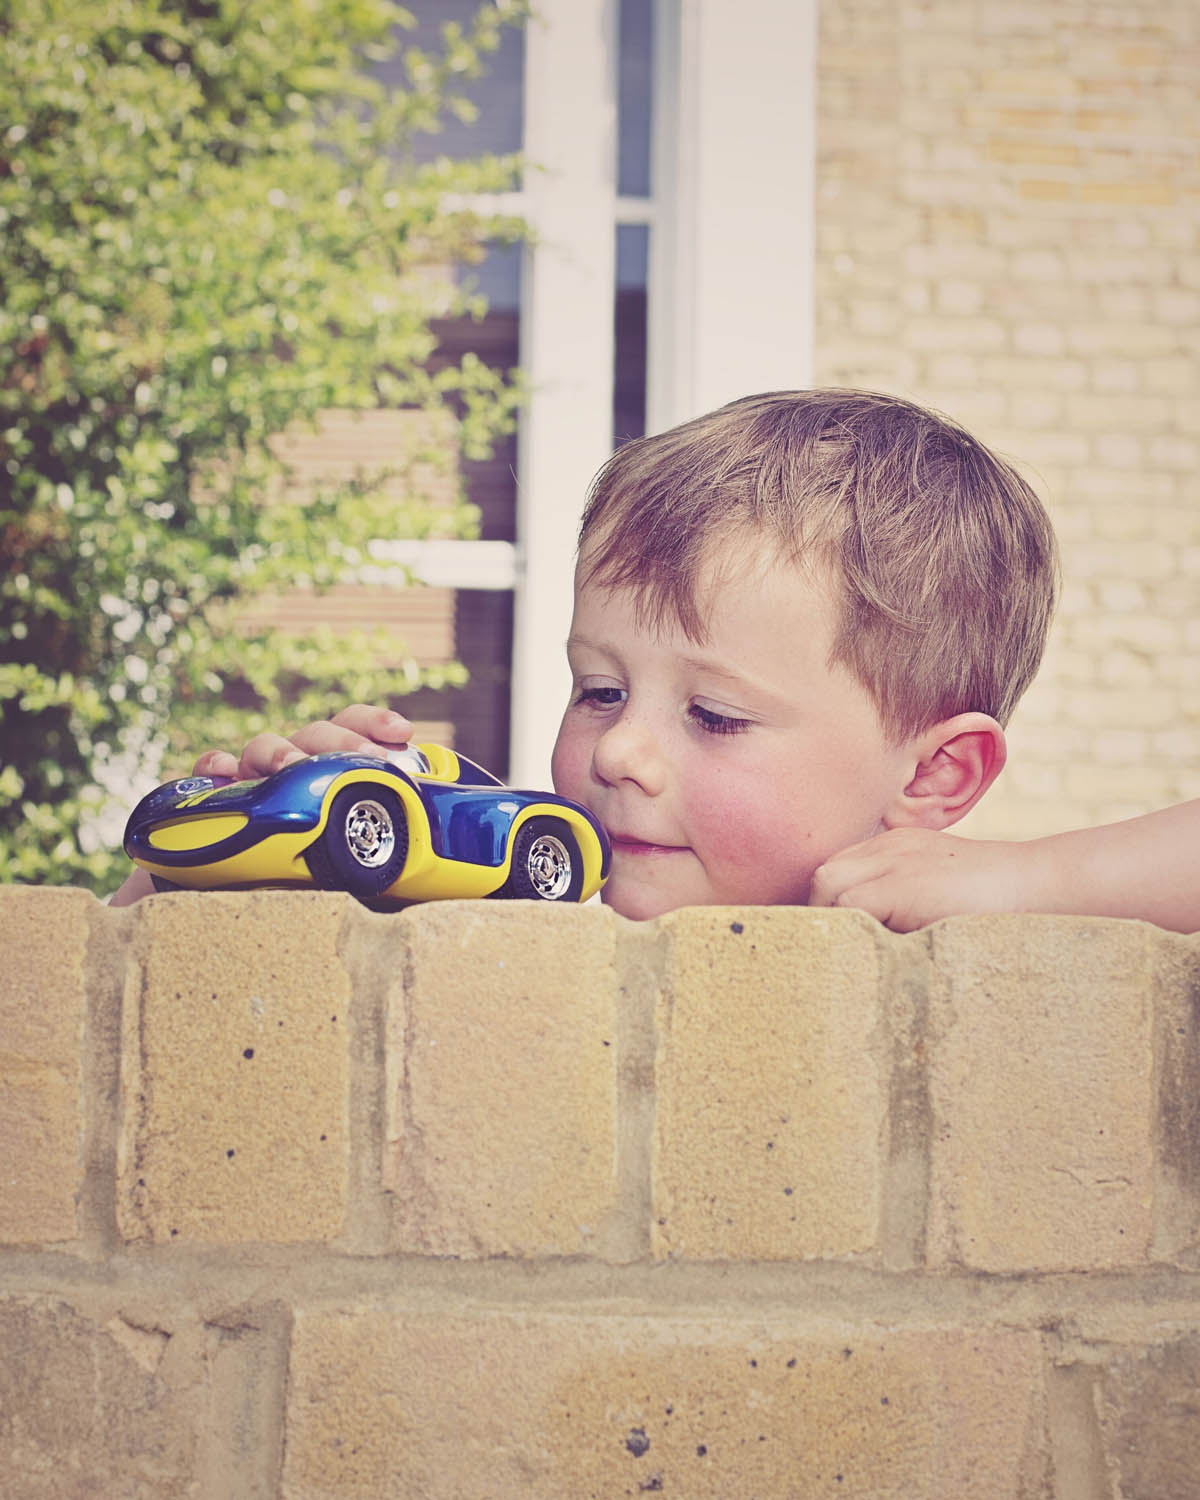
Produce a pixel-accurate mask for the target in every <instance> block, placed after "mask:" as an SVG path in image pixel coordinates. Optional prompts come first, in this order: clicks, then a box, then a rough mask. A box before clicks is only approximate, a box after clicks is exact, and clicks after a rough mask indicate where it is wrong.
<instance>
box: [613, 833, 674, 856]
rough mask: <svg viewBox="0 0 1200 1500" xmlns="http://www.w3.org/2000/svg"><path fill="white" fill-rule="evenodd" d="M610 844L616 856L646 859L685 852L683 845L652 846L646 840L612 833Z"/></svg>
mask: <svg viewBox="0 0 1200 1500" xmlns="http://www.w3.org/2000/svg"><path fill="white" fill-rule="evenodd" d="M608 837H609V842H610V843H611V844H612V847H613V853H614V854H636V855H641V856H644V857H649V856H653V855H655V854H680V853H682V852H683V846H682V845H681V844H652V843H648V842H647V841H646V840H645V839H638V838H633V837H631V836H630V835H628V834H622V833H610V834H609V836H608Z"/></svg>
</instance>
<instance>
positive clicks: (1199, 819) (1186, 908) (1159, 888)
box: [1029, 800, 1200, 932]
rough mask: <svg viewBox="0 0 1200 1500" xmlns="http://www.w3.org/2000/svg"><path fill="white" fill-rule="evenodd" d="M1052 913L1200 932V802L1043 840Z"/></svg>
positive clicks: (1038, 846)
mask: <svg viewBox="0 0 1200 1500" xmlns="http://www.w3.org/2000/svg"><path fill="white" fill-rule="evenodd" d="M1029 847H1030V852H1031V853H1036V856H1037V860H1038V864H1039V866H1040V879H1039V885H1040V886H1041V890H1040V892H1039V894H1040V896H1041V898H1042V899H1040V900H1039V901H1038V902H1037V905H1038V907H1039V908H1040V909H1041V910H1044V911H1056V912H1063V913H1067V914H1072V915H1083V916H1097V917H1136V918H1141V919H1142V920H1144V921H1147V922H1154V923H1155V924H1156V925H1158V926H1159V927H1167V928H1170V929H1172V930H1173V931H1175V932H1196V931H1200V800H1197V801H1194V802H1184V803H1180V804H1179V805H1178V806H1175V807H1168V808H1164V809H1162V811H1160V812H1153V813H1147V814H1145V815H1144V816H1142V817H1138V818H1129V819H1127V820H1125V821H1123V822H1120V823H1108V824H1106V825H1104V826H1103V827H1100V828H1084V829H1077V830H1072V831H1071V832H1069V833H1059V834H1052V835H1050V836H1049V837H1047V838H1043V839H1036V840H1034V841H1033V842H1032V844H1031V845H1030V846H1029Z"/></svg>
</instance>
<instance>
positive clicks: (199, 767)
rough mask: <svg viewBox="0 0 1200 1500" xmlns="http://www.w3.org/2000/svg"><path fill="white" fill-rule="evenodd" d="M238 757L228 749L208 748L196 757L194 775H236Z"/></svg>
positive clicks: (193, 768)
mask: <svg viewBox="0 0 1200 1500" xmlns="http://www.w3.org/2000/svg"><path fill="white" fill-rule="evenodd" d="M237 773H238V758H237V756H236V755H232V754H231V753H230V752H229V751H228V750H206V751H205V752H204V754H203V755H198V756H197V757H196V764H195V765H194V766H193V767H192V775H193V776H236V775H237Z"/></svg>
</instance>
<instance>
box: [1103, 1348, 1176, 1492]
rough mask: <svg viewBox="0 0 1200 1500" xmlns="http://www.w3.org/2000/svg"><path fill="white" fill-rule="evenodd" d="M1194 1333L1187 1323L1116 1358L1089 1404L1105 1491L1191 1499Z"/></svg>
mask: <svg viewBox="0 0 1200 1500" xmlns="http://www.w3.org/2000/svg"><path fill="white" fill-rule="evenodd" d="M1197 1389H1200V1334H1198V1333H1197V1332H1196V1330H1195V1327H1194V1326H1193V1327H1192V1328H1190V1329H1186V1330H1180V1331H1179V1332H1178V1333H1177V1334H1175V1335H1174V1336H1170V1335H1168V1336H1167V1337H1164V1338H1163V1339H1162V1341H1161V1342H1156V1343H1153V1344H1150V1345H1147V1346H1143V1347H1140V1348H1137V1347H1135V1348H1132V1349H1128V1350H1124V1351H1122V1352H1120V1353H1118V1354H1116V1355H1115V1356H1114V1357H1113V1359H1112V1360H1111V1362H1110V1363H1109V1365H1108V1367H1107V1369H1106V1370H1105V1371H1104V1373H1103V1376H1102V1377H1101V1379H1100V1380H1099V1384H1098V1391H1097V1400H1096V1406H1097V1411H1098V1414H1099V1419H1100V1430H1101V1436H1102V1441H1103V1450H1104V1458H1105V1461H1106V1464H1107V1467H1108V1471H1109V1483H1110V1484H1111V1486H1112V1488H1111V1493H1112V1494H1113V1495H1116V1496H1119V1497H1120V1500H1195V1496H1196V1493H1197V1483H1198V1481H1200V1421H1198V1420H1197V1416H1196V1395H1195V1393H1196V1391H1197Z"/></svg>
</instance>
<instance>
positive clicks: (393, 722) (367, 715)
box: [330, 703, 413, 745]
mask: <svg viewBox="0 0 1200 1500" xmlns="http://www.w3.org/2000/svg"><path fill="white" fill-rule="evenodd" d="M330 722H331V723H332V724H335V725H337V727H338V728H340V729H349V730H352V731H353V732H354V733H355V734H360V735H362V737H363V738H364V739H367V740H373V741H374V742H375V743H376V744H378V745H407V744H408V742H409V740H410V739H411V737H412V732H413V727H412V724H411V723H410V722H409V720H408V719H406V718H405V717H404V715H403V714H398V713H395V712H393V710H392V709H390V708H380V707H379V706H378V705H376V704H371V703H352V704H350V706H349V707H348V708H343V709H342V711H341V712H340V713H336V714H334V716H333V718H332V720H331V721H330Z"/></svg>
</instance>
